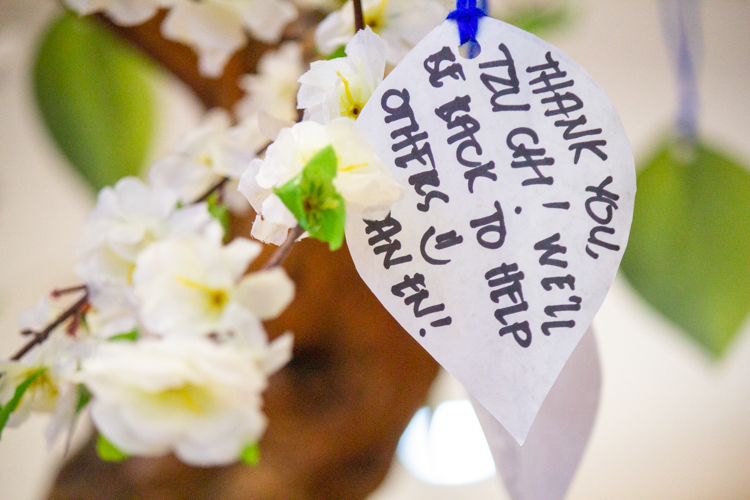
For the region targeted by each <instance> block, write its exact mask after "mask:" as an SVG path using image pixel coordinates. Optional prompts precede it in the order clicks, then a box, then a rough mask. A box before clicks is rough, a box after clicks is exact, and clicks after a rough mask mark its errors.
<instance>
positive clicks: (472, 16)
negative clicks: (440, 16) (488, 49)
mask: <svg viewBox="0 0 750 500" xmlns="http://www.w3.org/2000/svg"><path fill="white" fill-rule="evenodd" d="M481 5H482V7H481V8H479V7H477V0H456V10H454V11H453V12H451V13H450V14H448V19H453V20H454V21H456V22H457V23H458V34H459V36H460V37H461V45H463V44H465V43H466V42H468V41H472V42H476V41H477V28H478V27H479V18H480V17H484V16H486V15H487V12H486V10H487V0H482V3H481Z"/></svg>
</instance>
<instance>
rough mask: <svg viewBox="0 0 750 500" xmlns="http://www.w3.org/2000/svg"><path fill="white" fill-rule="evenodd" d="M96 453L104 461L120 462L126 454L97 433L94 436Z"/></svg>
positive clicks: (126, 456)
mask: <svg viewBox="0 0 750 500" xmlns="http://www.w3.org/2000/svg"><path fill="white" fill-rule="evenodd" d="M96 454H97V455H99V458H101V459H102V460H104V461H105V462H122V461H123V460H125V459H126V458H128V454H127V453H125V452H123V451H122V450H120V449H119V448H118V447H117V446H115V445H113V444H112V443H111V442H110V441H109V440H108V439H107V438H105V437H104V436H102V435H101V434H99V437H97V438H96Z"/></svg>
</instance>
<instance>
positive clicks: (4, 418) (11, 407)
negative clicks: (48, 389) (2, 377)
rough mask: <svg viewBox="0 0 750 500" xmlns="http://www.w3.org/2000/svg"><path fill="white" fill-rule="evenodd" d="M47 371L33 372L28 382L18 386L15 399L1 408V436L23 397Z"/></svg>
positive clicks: (14, 394) (41, 369)
mask: <svg viewBox="0 0 750 500" xmlns="http://www.w3.org/2000/svg"><path fill="white" fill-rule="evenodd" d="M46 371H47V369H46V368H40V369H39V370H36V371H35V372H32V373H31V374H30V375H29V376H28V377H26V380H24V381H23V382H21V383H20V384H18V386H17V387H16V390H15V391H14V393H13V397H12V398H11V399H10V401H8V403H7V404H6V405H5V406H0V435H2V433H3V429H4V428H5V424H7V423H8V419H9V418H10V414H11V413H13V412H14V411H16V409H17V408H18V405H19V404H21V400H22V399H23V395H24V394H26V391H28V390H29V388H30V387H31V385H32V384H33V383H34V381H35V380H36V379H37V378H39V377H41V376H42V375H44V372H46Z"/></svg>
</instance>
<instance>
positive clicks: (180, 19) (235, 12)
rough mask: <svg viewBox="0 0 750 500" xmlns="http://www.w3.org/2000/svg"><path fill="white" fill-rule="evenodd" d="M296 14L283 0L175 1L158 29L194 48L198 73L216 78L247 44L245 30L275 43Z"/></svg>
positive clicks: (167, 36)
mask: <svg viewBox="0 0 750 500" xmlns="http://www.w3.org/2000/svg"><path fill="white" fill-rule="evenodd" d="M296 17H297V9H296V8H295V7H294V5H292V4H291V3H289V2H287V1H286V0H202V1H200V2H196V1H195V0H177V1H176V3H175V5H174V6H173V7H172V9H171V10H170V11H169V14H168V15H167V17H166V18H165V19H164V22H163V24H162V26H161V30H162V34H163V35H164V37H166V38H168V39H170V40H175V41H178V42H182V43H185V44H187V45H190V46H191V47H193V48H194V49H195V51H196V52H197V53H198V65H199V70H200V72H201V73H202V74H203V75H205V76H208V77H212V78H217V77H219V76H221V74H222V72H223V70H224V66H225V65H226V63H227V62H228V61H229V58H230V57H231V56H232V54H234V53H235V52H237V51H238V50H239V49H240V48H242V47H243V46H244V45H245V44H246V43H247V36H246V35H245V29H247V30H248V31H249V32H250V34H251V35H252V36H253V37H254V38H256V39H258V40H260V41H262V42H267V43H275V42H278V41H279V39H280V38H281V34H282V31H283V30H284V27H285V26H286V25H287V24H288V23H290V22H291V21H293V20H294V19H295V18H296Z"/></svg>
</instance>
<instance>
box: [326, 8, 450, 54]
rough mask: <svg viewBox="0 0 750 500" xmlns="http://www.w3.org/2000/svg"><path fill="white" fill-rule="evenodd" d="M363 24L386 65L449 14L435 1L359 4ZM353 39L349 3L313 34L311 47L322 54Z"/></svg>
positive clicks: (351, 15)
mask: <svg viewBox="0 0 750 500" xmlns="http://www.w3.org/2000/svg"><path fill="white" fill-rule="evenodd" d="M362 12H363V14H364V18H365V24H366V25H367V26H370V27H371V28H372V30H373V31H374V32H375V33H377V34H378V35H380V37H381V38H382V39H383V41H385V45H386V48H387V58H388V62H389V63H391V64H398V63H399V62H400V61H401V59H403V58H404V56H406V54H407V53H408V52H409V51H410V50H411V49H412V48H413V47H414V46H415V45H416V44H417V43H419V42H420V41H421V40H422V39H423V38H424V37H425V36H427V35H428V34H429V32H430V31H432V30H433V29H434V28H435V27H436V26H438V25H439V24H440V23H442V22H443V21H445V19H446V17H447V16H448V13H449V10H448V9H446V8H445V6H444V5H442V4H440V3H439V2H437V1H435V0H363V2H362ZM353 36H354V7H353V5H352V1H351V0H349V1H347V2H346V4H344V6H343V7H342V8H341V9H339V10H337V11H335V12H332V13H330V14H329V15H328V17H326V18H325V19H324V20H323V21H322V22H321V23H320V24H319V25H318V28H317V29H316V30H315V43H316V44H317V46H318V49H319V50H320V51H321V52H322V53H323V54H330V53H332V52H333V51H335V50H336V49H338V48H339V47H341V46H342V45H346V44H347V43H348V42H349V40H351V38H352V37H353Z"/></svg>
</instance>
